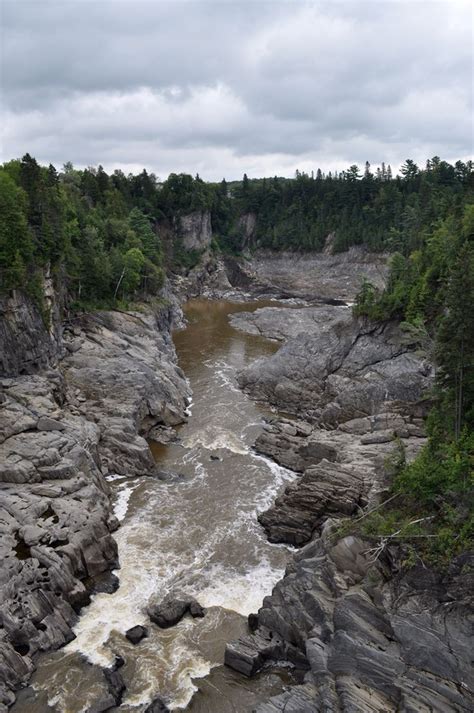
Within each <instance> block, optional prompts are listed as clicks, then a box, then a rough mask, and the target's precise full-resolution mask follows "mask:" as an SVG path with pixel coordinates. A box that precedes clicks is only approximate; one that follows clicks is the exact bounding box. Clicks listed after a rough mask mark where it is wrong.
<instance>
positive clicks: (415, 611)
mask: <svg viewBox="0 0 474 713" xmlns="http://www.w3.org/2000/svg"><path fill="white" fill-rule="evenodd" d="M369 548H370V546H369V545H368V544H367V543H364V542H363V541H361V540H359V539H356V538H353V537H347V538H344V539H343V540H340V541H339V542H337V543H336V544H334V541H333V539H332V538H331V536H330V534H329V528H327V530H326V532H325V533H324V534H323V537H322V538H318V539H317V540H315V541H313V542H311V543H310V544H308V545H306V547H304V548H303V549H302V550H301V551H300V552H299V553H298V554H297V555H295V557H294V560H293V562H292V564H291V565H290V566H289V567H288V569H287V572H286V575H285V577H284V579H283V580H281V581H280V582H279V583H278V584H277V585H276V587H275V589H274V590H273V593H272V595H271V597H266V599H265V600H264V603H263V606H262V608H261V609H260V611H259V615H258V619H259V627H258V629H257V631H256V632H255V634H254V635H248V636H247V637H244V638H242V639H240V640H239V641H237V642H233V643H232V644H229V645H228V647H227V650H226V663H227V664H228V665H230V666H232V667H233V668H235V669H236V670H239V671H241V672H242V673H244V674H245V675H252V674H253V673H255V672H256V671H258V670H260V669H261V668H262V666H263V665H265V664H266V663H271V662H273V663H275V662H278V661H288V662H291V663H292V664H293V665H294V666H296V667H297V668H300V669H303V670H306V674H305V682H304V684H303V685H301V686H296V687H294V688H292V689H290V690H289V691H288V692H286V693H284V694H282V695H280V696H277V697H276V698H274V699H272V700H270V701H268V702H267V703H264V704H261V705H260V706H259V707H258V708H257V711H258V713H277V711H295V712H296V711H298V713H301V712H303V711H304V712H306V711H308V713H309V711H311V713H317V712H318V711H321V712H322V711H328V710H334V711H373V712H374V713H379V712H380V711H387V712H389V711H393V712H394V711H407V712H408V711H413V712H414V711H423V712H426V713H428V711H449V712H453V713H454V712H455V711H468V710H471V709H472V703H473V700H472V697H471V694H470V691H472V690H473V684H474V681H473V678H472V670H471V667H470V663H469V660H470V655H469V647H470V642H471V635H472V628H471V627H472V582H469V581H468V579H467V578H466V577H464V576H463V575H461V572H462V571H463V570H465V567H466V561H464V560H463V559H461V560H459V561H457V562H454V563H453V565H452V568H451V571H450V572H449V573H448V574H447V575H446V576H445V577H440V576H436V575H433V573H432V572H430V571H429V570H424V569H423V567H422V566H421V565H420V567H418V568H416V569H415V570H412V571H411V572H410V573H409V575H404V576H399V575H397V573H396V570H394V565H393V562H391V561H390V558H388V559H386V560H385V561H383V562H376V563H374V562H373V561H372V559H371V556H370V552H368V550H369ZM471 579H472V576H471Z"/></svg>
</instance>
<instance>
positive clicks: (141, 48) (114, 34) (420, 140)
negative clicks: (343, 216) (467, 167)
mask: <svg viewBox="0 0 474 713" xmlns="http://www.w3.org/2000/svg"><path fill="white" fill-rule="evenodd" d="M0 7H1V36H0V41H1V43H0V44H1V99H2V101H1V117H0V126H1V127H2V136H1V144H0V161H6V160H9V159H11V158H17V157H21V156H22V155H23V154H24V153H26V152H29V153H30V154H31V155H33V156H35V157H36V158H37V160H38V161H40V162H41V163H50V162H51V163H53V164H54V165H55V166H56V167H58V168H60V167H61V166H62V165H63V164H64V163H65V162H66V161H71V162H72V163H73V164H74V166H76V167H77V168H82V167H85V166H88V165H94V166H97V165H99V164H102V166H104V168H105V169H106V170H107V171H112V170H114V169H116V168H120V169H122V170H123V171H125V172H126V173H128V172H129V171H131V172H137V171H140V170H141V169H142V168H144V167H145V168H146V169H147V170H148V171H153V172H154V173H155V174H156V175H157V176H158V177H160V178H162V179H164V178H166V176H167V175H168V174H169V173H171V172H175V173H179V172H186V173H191V174H196V173H199V175H200V176H201V177H202V178H204V179H205V180H210V181H213V180H220V179H222V178H223V177H225V178H227V179H228V180H232V179H238V178H241V176H242V175H243V173H244V172H246V173H247V175H248V176H249V177H259V176H273V175H279V176H292V175H294V173H295V170H296V169H299V170H300V171H307V172H311V171H312V170H314V171H316V169H317V168H321V169H322V170H323V171H325V172H327V171H329V170H342V169H344V168H347V167H348V166H349V165H351V164H354V163H356V164H358V165H360V166H363V165H364V164H365V161H367V160H368V161H369V162H370V163H371V164H372V166H376V165H378V164H380V163H381V162H382V161H385V163H388V164H391V165H392V167H393V169H394V171H396V170H397V169H398V167H399V165H400V164H401V163H402V162H403V161H404V160H405V159H406V158H412V159H414V160H415V161H417V162H418V163H420V164H424V162H425V160H426V159H427V158H429V157H432V156H435V155H438V156H440V157H441V158H443V159H445V160H448V161H455V160H457V159H462V160H467V159H469V158H472V157H473V154H474V147H473V24H472V4H471V2H464V1H463V0H438V1H437V2H431V1H428V0H427V1H425V0H376V1H375V2H374V1H373V0H370V1H365V0H346V1H339V0H330V1H329V0H328V1H326V2H304V1H302V0H281V1H280V0H271V1H269V2H260V1H259V0H247V1H246V2H241V1H240V0H219V1H213V2H204V1H203V0H188V1H186V0H173V2H162V1H161V0H54V1H52V0H0Z"/></svg>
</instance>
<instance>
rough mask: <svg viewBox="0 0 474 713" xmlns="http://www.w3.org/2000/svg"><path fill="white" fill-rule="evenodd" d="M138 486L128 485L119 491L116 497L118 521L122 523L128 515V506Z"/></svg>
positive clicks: (115, 506)
mask: <svg viewBox="0 0 474 713" xmlns="http://www.w3.org/2000/svg"><path fill="white" fill-rule="evenodd" d="M136 487H137V486H136V485H135V486H132V485H128V486H126V487H124V488H122V489H121V490H119V491H118V493H117V495H116V500H115V503H114V510H113V512H114V515H115V517H116V518H117V520H120V521H122V520H123V519H124V517H125V515H126V514H127V510H128V504H129V502H130V496H131V495H132V493H133V491H134V490H135V488H136Z"/></svg>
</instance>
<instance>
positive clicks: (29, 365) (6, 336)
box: [0, 290, 58, 376]
mask: <svg viewBox="0 0 474 713" xmlns="http://www.w3.org/2000/svg"><path fill="white" fill-rule="evenodd" d="M57 355H58V335H57V334H55V333H54V332H53V333H51V332H50V331H49V329H47V327H46V326H45V323H44V321H43V318H42V316H41V313H40V311H39V309H38V307H37V306H36V305H35V304H34V303H33V302H32V300H31V299H30V298H29V297H27V296H26V295H24V294H23V293H22V292H19V291H16V290H15V291H14V292H13V294H12V295H11V296H8V297H0V376H15V375H17V374H31V373H33V372H36V371H39V370H41V369H44V368H46V367H48V366H51V365H54V364H55V363H56V361H57Z"/></svg>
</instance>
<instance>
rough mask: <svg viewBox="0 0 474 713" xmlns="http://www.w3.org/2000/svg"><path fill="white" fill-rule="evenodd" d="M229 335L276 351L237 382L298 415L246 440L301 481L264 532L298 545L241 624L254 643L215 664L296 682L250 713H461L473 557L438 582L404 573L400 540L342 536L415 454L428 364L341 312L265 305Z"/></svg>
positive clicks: (466, 706) (388, 329)
mask: <svg viewBox="0 0 474 713" xmlns="http://www.w3.org/2000/svg"><path fill="white" fill-rule="evenodd" d="M232 323H233V324H234V326H236V327H237V328H240V329H244V330H245V331H248V332H250V333H259V334H267V335H269V336H272V337H274V338H277V339H279V340H280V341H283V342H284V346H283V347H282V348H281V349H280V350H279V351H278V352H277V353H276V354H275V355H273V356H271V357H269V358H266V359H261V360H259V361H257V362H254V363H252V364H251V365H250V366H249V367H248V368H247V369H245V370H243V371H242V372H241V373H240V374H239V376H238V380H239V384H240V386H241V387H242V388H243V389H244V390H246V391H247V392H248V393H250V394H251V395H252V396H253V397H254V398H257V399H259V400H263V401H264V402H270V403H271V404H273V405H274V406H276V407H277V408H279V409H281V410H284V411H286V412H287V413H289V414H292V415H293V418H285V419H274V420H272V421H271V422H270V423H269V424H268V426H267V428H266V430H265V432H264V433H263V434H261V435H260V436H259V437H258V439H257V441H256V444H255V447H256V449H257V450H258V451H259V452H262V453H265V454H267V455H269V456H271V457H272V458H274V459H275V460H276V462H279V463H284V464H285V465H286V466H289V467H292V468H294V469H295V470H297V471H298V472H300V473H302V475H301V477H300V478H298V479H297V480H296V481H294V482H293V483H291V484H290V485H288V486H287V487H286V488H285V490H284V491H283V492H282V493H281V494H280V495H279V497H278V498H277V500H276V502H275V503H274V504H273V505H272V506H271V507H270V508H269V509H268V510H267V511H265V512H263V513H261V514H260V515H259V521H260V522H261V524H262V525H263V527H264V528H265V531H266V532H267V535H268V537H269V539H270V540H271V541H273V542H287V543H291V544H294V545H297V546H302V545H305V543H308V544H306V545H305V546H304V547H303V548H302V549H301V550H300V551H299V552H298V554H296V555H295V556H294V558H293V560H292V563H291V565H290V566H289V567H288V568H287V571H286V573H285V577H284V578H283V580H282V581H281V582H279V583H278V585H277V586H276V587H275V589H274V590H273V593H272V595H271V596H270V597H266V598H265V600H264V604H263V606H262V608H261V609H260V610H259V612H258V617H254V618H253V619H252V629H253V633H252V634H249V635H246V636H244V637H241V638H240V639H239V640H237V641H235V642H233V643H230V644H229V645H228V646H227V648H226V663H227V664H228V665H229V666H231V667H233V668H235V669H236V670H238V671H241V672H242V673H243V674H245V675H246V676H252V675H253V674H254V673H255V672H257V671H259V670H261V669H262V668H264V667H265V665H268V663H272V664H274V663H275V662H276V661H280V662H285V663H286V664H290V665H292V666H294V667H295V668H296V669H298V670H300V671H302V672H306V673H305V677H304V683H303V684H302V685H300V686H296V687H294V688H293V689H290V690H289V691H287V692H286V693H284V694H282V695H279V696H277V697H275V698H272V699H271V700H269V701H268V702H266V703H263V704H261V705H259V706H257V707H256V708H255V710H256V711H257V713H277V712H278V711H284V710H295V711H298V713H300V712H301V713H306V712H307V713H314V711H324V710H328V709H331V710H333V709H334V710H344V711H346V710H347V711H349V710H361V711H362V710H364V711H374V713H375V712H376V711H394V712H395V711H399V710H403V711H415V710H416V711H425V710H426V711H429V710H440V711H441V710H442V711H452V712H453V713H454V712H455V711H468V710H470V709H471V706H472V690H473V682H472V678H471V671H470V665H469V653H468V652H469V649H470V645H471V643H472V639H471V633H472V632H471V628H470V622H471V618H472V611H473V608H472V587H471V585H472V577H471V576H470V575H469V572H470V567H471V565H472V557H471V556H470V555H469V554H468V553H466V554H465V555H462V556H461V557H459V558H457V560H455V561H453V562H452V564H451V567H450V569H449V571H448V572H444V573H438V572H436V571H434V570H432V569H430V568H429V567H427V566H426V565H425V564H424V563H423V562H422V561H417V562H415V563H413V564H412V565H411V566H406V564H405V562H404V558H405V557H406V552H405V551H404V549H403V548H402V547H400V546H398V545H397V543H396V541H395V542H393V541H389V542H387V543H384V542H383V539H382V542H381V543H380V542H376V544H375V546H374V542H373V541H364V540H363V539H361V538H360V537H357V536H353V535H350V536H344V534H343V530H342V531H341V528H340V526H339V523H340V522H341V518H342V519H343V521H344V519H345V522H346V529H347V518H350V517H353V518H360V517H362V516H363V513H364V512H367V511H368V510H370V509H372V508H377V507H379V506H380V503H381V502H382V501H383V500H384V499H387V497H388V495H387V491H388V488H389V486H390V469H391V466H392V464H393V463H394V460H396V459H397V458H399V457H400V454H402V457H403V458H404V459H406V460H407V461H408V462H409V461H410V460H411V459H412V458H413V457H414V456H415V455H416V454H417V453H418V452H419V450H420V448H421V447H422V446H423V444H424V442H425V439H424V431H423V418H424V416H426V413H427V409H428V407H429V402H428V401H427V400H426V393H427V392H428V389H429V386H430V383H431V379H432V373H431V368H430V365H429V364H428V363H427V362H425V361H424V360H423V358H421V357H420V356H419V355H417V354H416V353H415V351H414V348H413V346H412V345H410V344H407V342H406V339H404V335H403V333H402V332H401V331H400V329H399V327H398V326H397V325H395V324H386V325H372V324H369V323H365V322H363V321H360V320H356V319H354V318H352V316H351V315H350V314H347V311H344V309H343V308H340V307H337V306H334V307H324V308H303V309H301V310H291V312H290V311H287V312H286V314H285V310H282V309H273V308H265V309H262V310H257V311H256V312H254V313H252V314H247V315H246V314H239V315H237V316H235V317H233V318H232ZM295 417H296V418H295ZM349 529H350V527H349ZM395 529H396V528H395Z"/></svg>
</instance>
